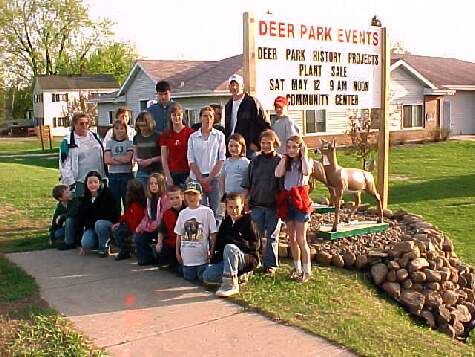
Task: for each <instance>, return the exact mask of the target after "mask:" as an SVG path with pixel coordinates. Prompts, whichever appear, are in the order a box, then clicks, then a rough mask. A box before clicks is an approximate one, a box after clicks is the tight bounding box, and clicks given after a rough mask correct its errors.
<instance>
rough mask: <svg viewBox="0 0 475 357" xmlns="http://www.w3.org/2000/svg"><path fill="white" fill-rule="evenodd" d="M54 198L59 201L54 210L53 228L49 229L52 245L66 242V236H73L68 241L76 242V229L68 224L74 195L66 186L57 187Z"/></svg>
mask: <svg viewBox="0 0 475 357" xmlns="http://www.w3.org/2000/svg"><path fill="white" fill-rule="evenodd" d="M52 195H53V198H54V199H55V200H56V201H58V205H57V206H56V209H55V210H54V214H53V219H52V220H51V227H50V229H49V237H50V240H49V242H50V245H54V244H55V243H56V241H58V240H65V237H66V234H68V235H73V236H72V237H68V240H66V241H71V240H74V235H75V229H74V226H72V227H70V224H69V223H70V222H68V218H69V213H70V211H71V201H72V197H73V195H72V193H71V191H70V190H69V187H68V186H66V185H57V186H55V187H54V188H53V192H52Z"/></svg>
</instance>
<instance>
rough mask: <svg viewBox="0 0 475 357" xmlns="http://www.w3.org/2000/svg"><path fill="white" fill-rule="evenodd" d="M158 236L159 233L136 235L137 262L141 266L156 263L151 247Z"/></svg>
mask: <svg viewBox="0 0 475 357" xmlns="http://www.w3.org/2000/svg"><path fill="white" fill-rule="evenodd" d="M157 235H158V233H157V231H155V232H142V233H135V235H134V240H135V252H136V254H137V262H138V263H139V265H149V264H153V263H155V257H154V255H153V251H152V247H151V246H150V245H151V244H152V243H154V242H156V241H157Z"/></svg>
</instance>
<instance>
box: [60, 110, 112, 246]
mask: <svg viewBox="0 0 475 357" xmlns="http://www.w3.org/2000/svg"><path fill="white" fill-rule="evenodd" d="M90 121H91V118H90V117H89V115H87V114H85V113H74V114H73V117H72V120H71V127H72V129H71V131H70V132H69V133H68V134H67V135H66V136H65V137H64V139H63V141H62V142H61V145H60V147H59V171H60V173H61V182H62V183H63V184H65V185H67V186H69V187H70V188H71V189H72V190H74V199H73V201H74V202H73V208H72V213H71V216H72V219H71V220H70V224H72V225H75V224H76V221H75V219H74V216H75V213H76V212H77V200H78V199H79V198H82V197H83V196H84V189H85V181H84V180H85V178H86V175H87V173H88V172H90V171H97V172H99V173H100V175H101V176H102V177H104V176H105V175H104V173H105V171H106V170H105V168H104V148H103V146H102V143H101V140H100V139H99V137H98V136H97V135H96V134H95V133H93V132H92V131H90V130H89V124H90ZM67 231H69V232H75V228H74V227H70V229H67ZM75 243H76V237H75V235H74V234H68V235H66V236H65V238H64V245H61V246H60V247H59V249H70V248H74V246H75Z"/></svg>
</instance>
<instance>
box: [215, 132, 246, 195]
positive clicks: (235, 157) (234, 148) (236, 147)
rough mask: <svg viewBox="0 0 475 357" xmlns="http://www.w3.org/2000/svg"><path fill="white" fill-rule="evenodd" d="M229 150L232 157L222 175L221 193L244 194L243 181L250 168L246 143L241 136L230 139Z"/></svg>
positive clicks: (229, 158) (226, 162)
mask: <svg viewBox="0 0 475 357" xmlns="http://www.w3.org/2000/svg"><path fill="white" fill-rule="evenodd" d="M228 150H229V154H230V155H231V157H228V158H227V159H226V161H225V162H224V166H223V172H222V175H221V191H222V192H224V194H225V195H227V194H230V193H231V192H242V191H243V190H244V189H243V188H242V186H241V183H242V180H243V178H244V176H245V175H246V172H247V168H248V166H249V159H248V158H247V157H246V141H245V140H244V137H243V136H242V135H241V134H233V135H231V136H230V137H229V143H228Z"/></svg>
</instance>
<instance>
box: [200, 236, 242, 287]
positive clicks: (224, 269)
mask: <svg viewBox="0 0 475 357" xmlns="http://www.w3.org/2000/svg"><path fill="white" fill-rule="evenodd" d="M244 255H245V254H244V253H243V251H242V250H241V249H239V248H238V247H237V246H236V245H235V244H226V246H225V247H224V252H223V261H222V262H219V263H217V264H210V265H208V267H207V268H206V270H205V271H204V273H203V281H204V282H205V283H211V284H212V283H221V279H222V277H223V275H225V276H227V277H231V276H237V275H238V273H239V271H242V270H243V269H244V265H245V264H246V262H245V261H244Z"/></svg>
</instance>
